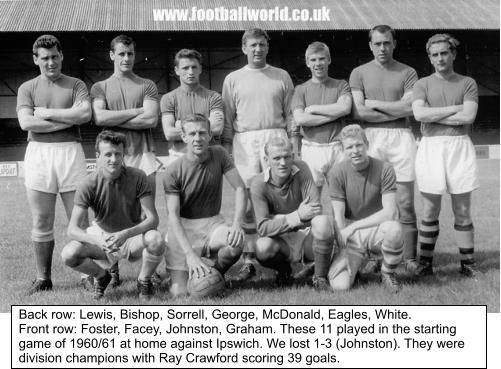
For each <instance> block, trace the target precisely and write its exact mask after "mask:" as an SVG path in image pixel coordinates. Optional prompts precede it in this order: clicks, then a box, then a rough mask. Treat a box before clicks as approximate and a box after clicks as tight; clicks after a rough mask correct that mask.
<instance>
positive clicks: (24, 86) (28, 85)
mask: <svg viewBox="0 0 501 369" xmlns="http://www.w3.org/2000/svg"><path fill="white" fill-rule="evenodd" d="M40 78H41V77H40V75H38V76H36V77H35V78H32V79H29V80H27V81H25V82H23V83H21V85H20V86H19V89H31V88H32V87H33V86H35V85H36V84H37V83H38V81H39V80H40Z"/></svg>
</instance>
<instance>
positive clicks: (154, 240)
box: [144, 230, 165, 255]
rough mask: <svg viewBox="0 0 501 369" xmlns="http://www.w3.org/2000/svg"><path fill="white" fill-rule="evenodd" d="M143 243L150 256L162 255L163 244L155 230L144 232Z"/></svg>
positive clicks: (160, 235)
mask: <svg viewBox="0 0 501 369" xmlns="http://www.w3.org/2000/svg"><path fill="white" fill-rule="evenodd" d="M144 243H145V244H146V248H147V249H148V251H149V252H150V253H151V254H153V255H163V253H164V251H165V243H164V239H163V237H162V234H161V233H160V232H158V231H155V230H151V231H148V232H146V233H145V235H144Z"/></svg>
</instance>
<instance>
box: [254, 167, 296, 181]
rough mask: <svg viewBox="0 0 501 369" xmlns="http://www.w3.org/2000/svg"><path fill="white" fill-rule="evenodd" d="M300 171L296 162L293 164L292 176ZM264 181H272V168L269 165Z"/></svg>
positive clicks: (265, 171)
mask: <svg viewBox="0 0 501 369" xmlns="http://www.w3.org/2000/svg"><path fill="white" fill-rule="evenodd" d="M298 172H299V167H298V166H297V165H296V164H292V170H291V175H292V177H293V176H295V175H296V174H297V173H298ZM263 179H264V181H265V182H270V181H271V168H270V167H268V168H266V169H265V170H264V178H263Z"/></svg>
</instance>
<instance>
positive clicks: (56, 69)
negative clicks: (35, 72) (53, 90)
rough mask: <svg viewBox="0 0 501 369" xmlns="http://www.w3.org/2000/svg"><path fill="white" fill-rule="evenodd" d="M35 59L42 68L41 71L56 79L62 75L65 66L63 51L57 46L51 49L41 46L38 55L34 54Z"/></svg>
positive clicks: (44, 74)
mask: <svg viewBox="0 0 501 369" xmlns="http://www.w3.org/2000/svg"><path fill="white" fill-rule="evenodd" d="M33 61H34V62H35V64H36V65H38V67H39V68H40V73H41V74H42V75H43V76H45V77H47V78H49V79H51V80H55V79H57V78H59V76H60V75H61V68H62V66H63V53H62V52H60V51H58V50H57V47H55V46H54V47H53V48H51V49H45V48H39V49H38V51H37V55H33Z"/></svg>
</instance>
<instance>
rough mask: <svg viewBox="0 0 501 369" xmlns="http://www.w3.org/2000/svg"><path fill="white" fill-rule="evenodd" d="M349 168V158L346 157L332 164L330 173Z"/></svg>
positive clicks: (344, 170)
mask: <svg viewBox="0 0 501 369" xmlns="http://www.w3.org/2000/svg"><path fill="white" fill-rule="evenodd" d="M350 168H351V163H350V160H349V159H346V160H342V161H340V162H337V163H336V164H334V165H333V166H332V169H331V172H332V173H344V172H346V171H347V170H348V169H350Z"/></svg>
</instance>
